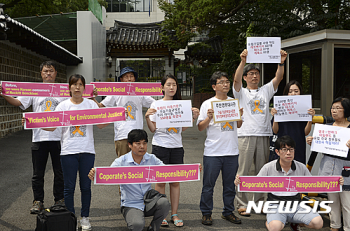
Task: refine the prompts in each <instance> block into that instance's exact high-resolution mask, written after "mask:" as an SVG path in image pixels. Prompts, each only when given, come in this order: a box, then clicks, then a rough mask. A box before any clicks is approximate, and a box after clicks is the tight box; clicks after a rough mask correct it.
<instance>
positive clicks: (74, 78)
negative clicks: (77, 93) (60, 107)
mask: <svg viewBox="0 0 350 231" xmlns="http://www.w3.org/2000/svg"><path fill="white" fill-rule="evenodd" d="M79 79H80V80H81V82H82V83H83V86H84V88H85V78H84V76H82V75H79V74H74V75H71V76H70V77H69V80H68V83H69V95H70V96H72V92H70V87H71V86H72V85H73V84H75V83H76V82H78V80H79Z"/></svg>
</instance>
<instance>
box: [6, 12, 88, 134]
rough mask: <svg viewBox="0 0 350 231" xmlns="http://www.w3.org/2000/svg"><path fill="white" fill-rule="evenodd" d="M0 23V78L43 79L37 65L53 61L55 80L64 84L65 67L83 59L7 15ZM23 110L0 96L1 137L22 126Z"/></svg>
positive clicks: (8, 79) (32, 80)
mask: <svg viewBox="0 0 350 231" xmlns="http://www.w3.org/2000/svg"><path fill="white" fill-rule="evenodd" d="M0 9H1V8H0ZM0 24H1V25H0V35H1V36H0V81H20V82H42V78H41V75H40V69H39V66H40V64H41V63H42V62H44V61H47V60H52V61H55V62H56V63H57V72H58V74H57V77H56V82H59V83H66V82H67V71H66V70H67V66H77V65H78V64H79V63H81V62H82V60H81V59H80V58H79V57H78V56H76V55H74V54H72V53H71V52H69V51H67V50H66V49H64V48H63V47H61V46H58V45H57V44H55V43H53V42H52V41H50V40H49V39H47V38H45V37H43V36H42V35H40V34H38V33H36V32H35V31H33V30H32V29H30V28H29V27H27V26H25V25H24V24H22V23H20V22H18V21H16V20H13V19H11V18H10V17H8V16H6V17H5V16H4V15H0ZM28 110H29V111H31V109H28ZM22 113H23V111H22V110H21V109H20V108H19V107H15V106H12V105H10V104H9V103H7V101H6V100H5V99H4V98H3V97H0V138H2V137H4V136H5V135H8V134H10V133H13V132H16V131H19V130H22V129H23V126H22V123H21V119H22V115H23V114H22Z"/></svg>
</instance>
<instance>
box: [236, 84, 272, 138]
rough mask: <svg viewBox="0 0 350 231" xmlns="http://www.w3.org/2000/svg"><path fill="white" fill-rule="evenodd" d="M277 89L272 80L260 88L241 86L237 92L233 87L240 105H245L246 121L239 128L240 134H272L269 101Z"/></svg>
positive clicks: (244, 114) (244, 115)
mask: <svg viewBox="0 0 350 231" xmlns="http://www.w3.org/2000/svg"><path fill="white" fill-rule="evenodd" d="M276 91H277V90H276ZM276 91H275V90H274V88H273V83H272V81H270V82H269V83H267V84H265V85H264V86H262V87H261V88H259V89H258V90H249V89H247V88H242V86H241V89H240V91H239V92H237V91H236V90H235V88H234V87H233V95H234V97H235V98H236V99H239V106H240V107H243V117H244V123H243V124H242V126H241V127H240V128H239V129H238V136H272V128H271V121H270V116H269V103H270V100H271V98H272V97H273V95H274V94H275V93H276Z"/></svg>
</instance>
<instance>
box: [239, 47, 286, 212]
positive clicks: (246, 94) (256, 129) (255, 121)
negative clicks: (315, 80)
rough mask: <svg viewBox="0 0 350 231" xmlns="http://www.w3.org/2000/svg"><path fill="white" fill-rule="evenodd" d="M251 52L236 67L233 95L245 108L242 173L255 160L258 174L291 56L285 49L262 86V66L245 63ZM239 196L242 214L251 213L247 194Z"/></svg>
mask: <svg viewBox="0 0 350 231" xmlns="http://www.w3.org/2000/svg"><path fill="white" fill-rule="evenodd" d="M247 55H248V51H247V50H244V51H243V52H242V53H241V63H240V64H239V66H238V68H237V70H236V74H235V78H234V82H233V95H234V97H235V98H236V99H239V105H240V106H241V107H243V109H244V119H243V120H244V123H243V125H242V126H241V127H240V128H239V129H238V147H239V154H240V155H239V159H238V161H239V168H238V174H239V175H247V174H248V171H249V169H250V167H251V165H252V163H254V166H255V174H257V173H258V172H259V170H260V168H261V167H262V166H263V165H264V164H265V163H267V161H268V157H269V153H270V149H269V146H270V140H269V137H270V136H272V128H271V122H270V117H269V116H270V114H269V102H270V100H271V98H272V97H273V95H274V94H275V93H276V91H277V88H278V85H279V84H280V82H281V81H282V79H283V74H284V61H285V60H286V58H287V53H286V52H285V51H283V50H281V63H279V64H278V67H277V71H276V75H275V77H274V78H273V79H272V80H271V81H270V82H269V83H267V84H265V85H263V86H262V87H259V83H260V69H259V67H258V66H255V65H254V64H249V65H247V66H245V64H246V60H247ZM242 76H243V79H244V80H245V81H246V83H247V87H246V88H243V86H242ZM263 196H264V194H262V193H255V195H254V201H255V202H257V201H261V200H263V199H264V198H263ZM236 198H237V204H238V213H239V214H240V215H242V216H250V214H248V213H246V212H245V211H246V208H247V203H248V198H247V195H246V194H242V193H240V192H238V193H237V197H236Z"/></svg>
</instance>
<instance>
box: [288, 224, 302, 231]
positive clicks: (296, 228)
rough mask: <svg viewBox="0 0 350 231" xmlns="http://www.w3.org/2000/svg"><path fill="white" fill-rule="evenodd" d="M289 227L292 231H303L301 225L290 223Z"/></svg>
mask: <svg viewBox="0 0 350 231" xmlns="http://www.w3.org/2000/svg"><path fill="white" fill-rule="evenodd" d="M289 227H290V229H291V230H292V231H301V228H300V225H299V224H297V223H290V225H289Z"/></svg>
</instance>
